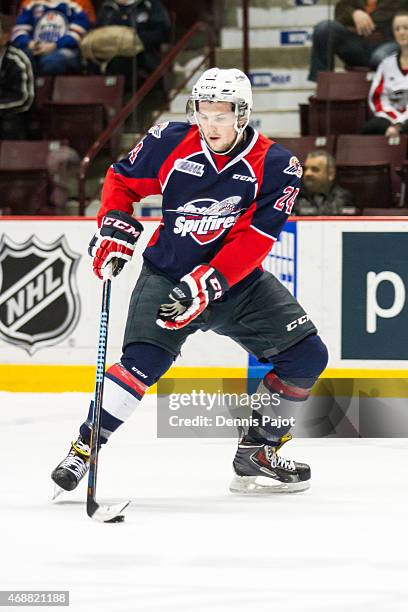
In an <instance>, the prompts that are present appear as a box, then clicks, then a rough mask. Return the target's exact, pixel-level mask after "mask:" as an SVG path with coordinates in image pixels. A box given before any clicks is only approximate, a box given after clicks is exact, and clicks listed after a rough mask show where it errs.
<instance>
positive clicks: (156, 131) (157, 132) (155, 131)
mask: <svg viewBox="0 0 408 612" xmlns="http://www.w3.org/2000/svg"><path fill="white" fill-rule="evenodd" d="M168 125H169V122H168V121H165V122H164V123H156V125H153V126H152V127H151V128H150V130H149V134H151V135H152V136H154V137H155V138H161V135H162V132H163V130H165V129H166V127H167V126H168Z"/></svg>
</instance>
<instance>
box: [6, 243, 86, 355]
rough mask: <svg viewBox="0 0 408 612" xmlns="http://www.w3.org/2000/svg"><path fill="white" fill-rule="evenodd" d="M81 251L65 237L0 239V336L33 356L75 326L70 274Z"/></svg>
mask: <svg viewBox="0 0 408 612" xmlns="http://www.w3.org/2000/svg"><path fill="white" fill-rule="evenodd" d="M79 258H80V255H78V254H77V253H73V252H72V251H71V249H70V248H69V246H68V244H67V242H66V239H65V236H61V237H60V238H58V240H56V241H55V242H53V243H52V244H46V243H43V242H41V240H39V239H38V238H37V237H36V236H31V237H30V238H29V239H28V240H27V241H26V242H24V243H22V244H17V243H14V242H13V241H12V240H11V239H10V238H8V237H7V236H5V235H3V237H2V239H1V242H0V337H1V338H2V339H3V340H5V341H6V342H9V343H11V344H16V345H17V346H20V347H21V348H23V349H25V350H26V351H27V352H28V353H29V354H30V355H32V354H33V353H34V352H35V351H37V350H38V349H39V348H42V347H45V346H53V345H54V344H57V343H58V342H60V341H61V340H63V339H64V338H65V337H66V336H67V335H68V334H70V333H71V332H72V331H73V330H74V328H75V327H76V325H77V322H78V319H79V314H80V300H79V295H78V291H77V288H76V282H75V274H76V268H77V265H78V261H79Z"/></svg>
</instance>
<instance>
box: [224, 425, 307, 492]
mask: <svg viewBox="0 0 408 612" xmlns="http://www.w3.org/2000/svg"><path fill="white" fill-rule="evenodd" d="M291 439H292V436H291V435H290V434H286V435H284V436H282V438H281V439H280V442H279V443H277V445H276V446H271V445H269V444H262V443H259V442H254V441H252V440H251V439H249V438H247V437H245V436H244V437H243V438H242V439H241V440H240V442H239V444H238V450H237V453H236V455H235V458H234V462H233V468H234V472H235V476H234V478H233V480H232V482H231V485H230V491H231V493H246V494H248V493H249V494H270V493H292V492H296V491H304V490H306V489H308V488H309V487H310V467H309V466H308V465H307V464H305V463H298V462H297V461H293V460H292V459H285V458H284V457H281V456H280V455H279V454H278V451H279V449H280V448H281V446H282V445H283V444H285V442H288V441H289V440H291Z"/></svg>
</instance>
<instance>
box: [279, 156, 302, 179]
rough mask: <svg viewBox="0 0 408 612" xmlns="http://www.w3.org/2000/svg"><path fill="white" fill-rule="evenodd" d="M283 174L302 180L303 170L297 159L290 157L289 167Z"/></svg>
mask: <svg viewBox="0 0 408 612" xmlns="http://www.w3.org/2000/svg"><path fill="white" fill-rule="evenodd" d="M284 173H285V174H294V175H295V176H297V177H298V178H302V174H303V169H302V166H301V165H300V161H299V160H298V158H297V157H295V156H294V155H292V157H291V158H290V160H289V166H288V167H287V168H285V169H284Z"/></svg>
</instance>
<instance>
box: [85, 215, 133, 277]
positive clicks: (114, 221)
mask: <svg viewBox="0 0 408 612" xmlns="http://www.w3.org/2000/svg"><path fill="white" fill-rule="evenodd" d="M142 232H143V225H142V224H141V223H139V221H137V220H136V219H134V218H133V217H132V216H131V215H128V214H127V213H125V212H123V211H121V210H111V211H109V212H108V213H106V215H105V216H104V217H103V219H102V223H101V227H100V228H99V229H98V231H97V232H96V234H95V235H94V236H93V238H92V240H91V242H90V243H89V247H88V253H89V255H90V256H91V257H93V264H92V265H93V271H94V272H95V274H96V276H97V277H98V278H100V279H102V280H104V279H105V280H106V279H108V278H109V279H112V278H113V277H114V276H117V275H118V274H119V272H121V270H122V268H123V266H124V265H125V263H126V262H127V261H130V260H131V259H132V255H133V251H134V250H135V246H136V242H137V241H138V239H139V236H140V234H141V233H142Z"/></svg>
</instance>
